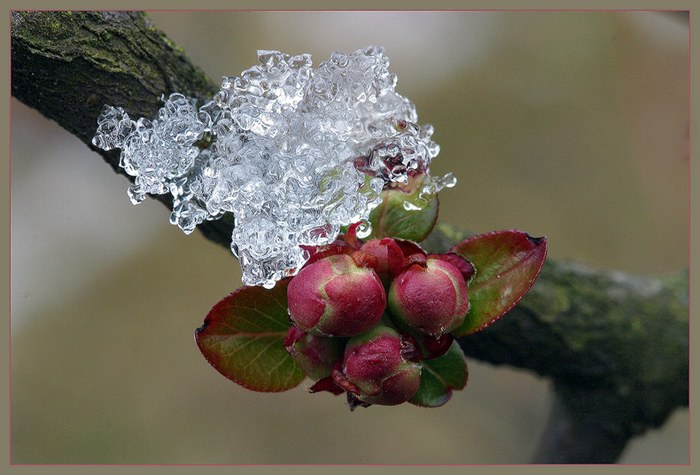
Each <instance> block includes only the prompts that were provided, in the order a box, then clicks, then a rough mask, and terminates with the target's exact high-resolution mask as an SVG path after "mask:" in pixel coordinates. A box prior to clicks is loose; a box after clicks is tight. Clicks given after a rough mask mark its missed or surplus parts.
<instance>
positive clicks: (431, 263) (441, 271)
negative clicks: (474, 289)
mask: <svg viewBox="0 0 700 475" xmlns="http://www.w3.org/2000/svg"><path fill="white" fill-rule="evenodd" d="M389 310H390V311H391V313H392V315H393V316H394V317H395V318H396V319H397V320H398V323H399V324H405V325H408V326H409V327H411V328H415V329H417V330H420V331H422V332H424V333H428V334H430V335H436V336H439V335H442V334H443V333H448V332H451V331H452V330H454V329H456V328H457V327H459V326H460V325H461V324H462V322H463V321H464V318H465V317H466V315H467V311H468V310H469V300H468V294H467V284H466V282H465V280H464V277H462V274H461V272H460V271H459V270H458V269H457V268H456V267H455V266H454V265H452V264H450V263H449V262H447V261H445V260H442V259H435V258H430V257H429V258H428V259H426V261H425V263H423V264H420V263H417V264H413V265H411V266H410V267H408V268H407V269H406V270H404V271H403V272H402V273H401V274H400V275H399V276H398V277H397V278H396V279H395V280H394V282H393V283H392V285H391V289H390V290H389Z"/></svg>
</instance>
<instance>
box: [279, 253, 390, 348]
mask: <svg viewBox="0 0 700 475" xmlns="http://www.w3.org/2000/svg"><path fill="white" fill-rule="evenodd" d="M287 300H288V306H289V315H290V316H291V318H292V320H293V321H294V323H295V324H296V326H297V327H299V328H300V329H302V330H304V331H307V332H309V333H312V334H314V335H319V336H355V335H359V334H360V333H363V332H365V331H367V330H369V329H370V328H372V327H373V326H374V325H375V324H376V323H377V322H378V321H379V319H380V318H381V316H382V313H384V309H385V307H386V293H385V292H384V287H383V286H382V283H381V281H380V280H379V277H377V274H376V272H374V270H372V269H367V268H364V267H360V266H358V265H357V264H355V262H354V261H353V260H352V258H351V257H350V256H348V255H347V254H337V255H333V256H329V257H326V258H324V259H321V260H319V261H316V262H314V263H313V264H311V265H308V266H306V267H304V268H303V269H302V270H301V272H299V274H298V275H297V276H296V277H294V278H293V279H292V280H291V282H290V283H289V287H287Z"/></svg>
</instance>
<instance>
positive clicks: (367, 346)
mask: <svg viewBox="0 0 700 475" xmlns="http://www.w3.org/2000/svg"><path fill="white" fill-rule="evenodd" d="M405 353H406V342H405V341H403V340H402V338H401V337H400V336H399V334H398V333H397V332H396V331H395V330H393V329H391V328H389V327H387V326H384V325H377V326H376V327H374V328H373V329H372V330H370V331H369V332H367V333H365V334H363V335H359V336H356V337H354V338H351V339H350V340H349V341H348V344H347V346H346V348H345V356H344V358H343V367H342V372H341V371H337V370H336V371H334V373H333V380H334V381H335V382H336V384H337V385H338V386H340V387H341V388H343V389H345V390H346V391H348V392H349V393H351V394H352V395H353V396H354V397H356V398H357V399H359V400H360V401H362V402H364V403H367V404H380V405H385V406H392V405H395V404H401V403H402V402H406V401H408V400H409V399H411V398H412V397H413V396H414V395H415V394H416V392H417V391H418V387H419V386H420V366H418V365H417V364H415V363H412V362H410V361H407V360H406V358H404V356H403V355H404V354H405Z"/></svg>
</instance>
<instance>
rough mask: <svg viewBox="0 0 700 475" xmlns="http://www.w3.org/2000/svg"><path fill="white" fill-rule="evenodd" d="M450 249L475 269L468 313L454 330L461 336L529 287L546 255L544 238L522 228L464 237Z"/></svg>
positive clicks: (489, 319)
mask: <svg viewBox="0 0 700 475" xmlns="http://www.w3.org/2000/svg"><path fill="white" fill-rule="evenodd" d="M450 251H451V252H454V253H456V254H459V255H461V256H463V257H465V258H466V259H468V260H469V261H470V262H471V263H472V264H473V265H474V267H475V268H476V275H475V276H474V278H473V279H472V281H471V282H470V283H469V303H470V304H471V306H470V309H469V313H468V314H467V318H466V319H465V320H464V323H463V324H462V325H461V326H460V327H459V328H458V329H457V330H455V331H454V334H455V335H456V336H464V335H469V334H471V333H475V332H478V331H480V330H483V329H484V328H486V327H487V326H489V325H491V324H492V323H493V322H495V321H496V320H498V319H499V318H500V317H501V316H503V315H504V314H505V313H506V312H507V311H509V310H510V309H511V308H513V307H514V306H515V304H517V303H518V301H520V299H521V298H522V297H523V295H525V294H526V293H527V291H528V290H530V287H532V284H534V282H535V279H537V276H538V275H539V273H540V270H541V269H542V265H543V264H544V260H545V257H546V256H547V238H546V237H539V238H533V237H530V236H529V235H528V234H526V233H524V232H522V231H514V230H507V231H495V232H492V233H486V234H480V235H478V236H474V237H471V238H469V239H466V240H464V241H462V242H460V243H459V244H457V245H456V246H454V247H453V248H452V249H450Z"/></svg>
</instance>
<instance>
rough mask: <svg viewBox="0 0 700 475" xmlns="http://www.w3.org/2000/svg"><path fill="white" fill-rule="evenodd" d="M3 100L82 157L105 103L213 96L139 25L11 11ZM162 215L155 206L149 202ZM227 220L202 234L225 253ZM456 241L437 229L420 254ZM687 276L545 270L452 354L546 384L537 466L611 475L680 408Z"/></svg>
mask: <svg viewBox="0 0 700 475" xmlns="http://www.w3.org/2000/svg"><path fill="white" fill-rule="evenodd" d="M11 28H12V94H13V95H14V96H15V97H17V98H18V99H19V100H21V101H22V102H24V103H25V104H27V105H29V106H31V107H34V108H35V109H37V110H39V111H40V112H41V113H42V114H44V115H45V116H46V117H48V118H50V119H53V120H55V121H56V122H58V124H60V125H61V126H62V127H64V128H65V129H66V130H68V131H69V132H71V133H72V134H74V135H76V136H77V137H78V138H80V140H82V141H83V142H84V143H86V144H87V145H88V146H89V147H90V148H91V149H92V150H94V151H95V152H96V153H98V154H99V155H101V156H102V157H103V158H104V159H105V160H106V161H107V162H108V163H109V164H110V165H111V166H112V168H113V169H114V170H115V171H116V172H118V173H123V170H122V169H120V168H119V167H118V160H119V151H112V152H104V151H102V150H99V149H97V148H95V147H93V146H92V144H91V140H92V137H93V135H94V133H95V129H96V122H97V117H98V115H99V114H100V112H101V110H102V108H103V106H104V105H105V104H111V105H117V106H121V107H123V108H124V109H125V110H126V111H127V112H128V113H129V115H131V116H135V117H139V116H143V117H153V116H155V114H156V112H157V110H158V109H159V107H160V105H161V103H160V96H161V94H165V95H168V94H170V93H172V92H181V93H183V94H185V95H188V96H192V97H198V98H202V99H203V98H207V97H211V95H213V93H214V92H216V90H218V87H217V85H216V84H214V83H213V82H212V81H211V80H210V79H208V78H207V77H206V76H205V75H204V73H203V72H202V71H200V70H199V69H198V68H197V67H195V66H194V65H192V63H191V62H190V61H189V60H188V59H187V57H186V56H185V55H184V53H183V51H182V50H181V49H180V48H178V47H177V46H176V45H174V44H173V43H172V41H170V40H169V39H168V38H166V37H165V35H164V34H163V33H161V32H160V31H158V30H156V29H155V28H154V27H153V25H152V24H151V23H150V22H149V21H148V19H147V18H146V17H145V15H144V14H142V13H137V12H13V14H12V27H11ZM158 199H160V200H161V201H163V202H164V203H165V204H166V205H168V206H170V205H171V202H170V201H169V200H168V198H166V197H158ZM232 226H233V223H232V219H231V218H228V219H222V220H218V221H211V222H205V223H203V224H201V225H200V226H199V229H200V230H201V231H202V232H203V233H204V235H205V236H206V237H207V238H209V239H211V240H212V241H214V242H216V243H218V244H221V245H223V246H225V247H228V246H229V242H230V236H231V230H232ZM465 236H466V234H465V233H463V232H460V231H457V230H455V229H454V228H452V227H450V226H448V225H439V226H438V227H437V228H436V230H435V232H434V233H433V234H432V235H431V237H430V238H429V239H428V240H427V241H426V242H425V243H424V245H425V246H426V247H427V248H429V249H430V250H432V251H444V250H446V249H448V248H449V247H450V246H451V245H452V244H454V243H456V242H457V241H459V240H461V239H463V238H464V237H465ZM687 292H688V276H687V273H686V272H684V273H682V274H680V275H677V276H672V277H668V278H641V277H635V276H631V275H627V274H622V273H617V272H602V271H596V270H592V269H588V268H585V267H583V266H581V265H579V264H576V263H567V262H555V261H553V260H551V259H550V260H549V261H548V262H547V263H546V265H545V267H544V269H543V271H542V274H541V275H540V278H539V279H538V281H537V283H536V284H535V286H534V287H533V288H532V290H531V291H530V293H528V295H527V296H526V297H525V298H524V299H523V300H522V302H521V303H520V304H519V305H518V306H517V307H516V308H515V309H513V310H512V311H511V313H510V314H509V316H508V317H507V318H503V319H501V320H499V321H498V322H496V324H494V325H493V326H491V327H490V328H488V329H486V330H485V331H483V332H480V333H477V334H475V335H473V336H469V337H466V338H463V339H462V341H461V344H462V347H463V348H464V350H465V352H466V354H467V355H468V356H471V357H474V358H478V359H480V360H483V361H486V362H489V363H493V364H497V365H500V364H507V365H511V366H515V367H518V368H524V369H528V370H531V371H534V372H535V373H537V374H539V375H542V376H545V377H548V378H551V379H552V381H553V382H554V387H555V391H556V394H557V400H556V403H555V405H554V408H553V413H552V417H551V420H550V423H549V426H548V428H547V430H546V431H545V433H544V435H543V441H542V445H541V447H540V449H539V451H538V453H537V455H536V461H537V462H541V463H550V462H557V463H610V462H614V461H615V460H617V458H618V457H619V455H620V453H621V452H622V450H623V449H624V447H625V445H626V443H627V441H628V440H629V439H630V438H631V437H633V436H635V435H637V434H641V433H642V432H644V431H645V430H646V429H647V428H650V427H658V426H660V425H661V424H663V423H664V421H665V420H666V419H667V418H668V416H669V415H670V414H671V413H672V412H673V410H674V409H675V408H677V407H681V406H687V405H688V333H687V323H688V322H687V318H688V296H687V295H688V294H687Z"/></svg>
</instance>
